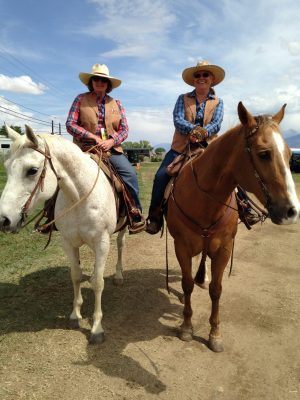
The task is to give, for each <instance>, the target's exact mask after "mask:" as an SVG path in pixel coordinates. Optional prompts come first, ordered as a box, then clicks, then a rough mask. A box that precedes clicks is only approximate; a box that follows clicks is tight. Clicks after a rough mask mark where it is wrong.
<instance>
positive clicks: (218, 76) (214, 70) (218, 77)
mask: <svg viewBox="0 0 300 400" xmlns="http://www.w3.org/2000/svg"><path fill="white" fill-rule="evenodd" d="M198 71H208V72H210V73H211V74H212V75H213V76H214V81H213V83H212V86H216V85H218V84H219V83H220V82H222V80H223V79H224V77H225V71H224V69H223V68H221V67H218V66H217V65H211V64H210V65H201V66H198V67H197V66H196V67H190V68H186V69H185V70H184V71H183V72H182V79H183V80H184V82H185V83H187V84H188V85H190V86H195V83H194V74H195V73H196V72H198Z"/></svg>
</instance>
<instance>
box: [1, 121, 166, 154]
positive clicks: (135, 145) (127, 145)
mask: <svg viewBox="0 0 300 400" xmlns="http://www.w3.org/2000/svg"><path fill="white" fill-rule="evenodd" d="M11 128H12V129H14V130H15V131H17V132H19V133H21V134H23V133H24V132H23V131H22V128H21V127H20V126H12V125H11ZM0 135H4V136H6V130H5V126H4V125H2V127H1V129H0ZM122 147H123V149H149V150H153V146H151V144H150V142H149V141H148V140H140V141H139V142H131V141H129V140H128V141H125V142H123V143H122ZM164 152H165V149H164V148H162V147H158V148H157V149H155V153H156V154H161V153H164Z"/></svg>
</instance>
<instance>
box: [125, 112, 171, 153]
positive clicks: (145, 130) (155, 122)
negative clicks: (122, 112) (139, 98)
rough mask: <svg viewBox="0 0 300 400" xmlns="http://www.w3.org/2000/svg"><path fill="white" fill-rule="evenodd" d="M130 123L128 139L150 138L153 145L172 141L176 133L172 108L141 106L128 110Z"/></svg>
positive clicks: (135, 140) (133, 140)
mask: <svg viewBox="0 0 300 400" xmlns="http://www.w3.org/2000/svg"><path fill="white" fill-rule="evenodd" d="M127 120H128V125H129V137H128V140H130V141H132V142H138V141H140V140H148V141H149V142H150V143H151V145H152V146H155V145H157V144H160V143H171V139H172V136H173V133H174V125H173V120H172V110H170V109H167V108H166V109H163V110H162V109H159V110H158V109H155V108H152V109H149V108H145V109H143V108H139V109H133V110H130V111H128V112H127Z"/></svg>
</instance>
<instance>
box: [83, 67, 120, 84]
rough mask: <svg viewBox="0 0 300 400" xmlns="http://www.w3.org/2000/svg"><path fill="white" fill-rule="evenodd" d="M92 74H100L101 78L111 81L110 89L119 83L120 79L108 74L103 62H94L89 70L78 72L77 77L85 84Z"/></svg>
mask: <svg viewBox="0 0 300 400" xmlns="http://www.w3.org/2000/svg"><path fill="white" fill-rule="evenodd" d="M92 76H102V77H103V78H107V79H109V80H110V82H111V86H112V89H115V88H116V87H118V86H120V85H121V82H122V81H120V79H117V78H114V77H113V76H109V69H108V68H107V66H106V65H105V64H95V65H93V67H92V70H91V72H80V74H79V79H80V80H81V82H82V83H84V84H85V85H86V86H88V84H89V80H90V78H91V77H92Z"/></svg>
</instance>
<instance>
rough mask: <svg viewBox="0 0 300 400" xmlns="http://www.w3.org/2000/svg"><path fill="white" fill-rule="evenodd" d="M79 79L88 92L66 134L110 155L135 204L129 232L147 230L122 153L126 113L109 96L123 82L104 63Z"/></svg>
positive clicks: (134, 180)
mask: <svg viewBox="0 0 300 400" xmlns="http://www.w3.org/2000/svg"><path fill="white" fill-rule="evenodd" d="M79 78H80V80H81V82H82V83H84V84H85V85H86V86H87V87H88V89H89V92H86V93H82V94H79V95H78V96H77V97H76V98H75V100H74V101H73V104H72V106H71V109H70V111H69V115H68V118H67V122H66V128H67V131H68V132H69V133H70V134H71V135H72V136H73V141H74V143H76V144H77V145H78V146H79V147H80V148H81V149H82V150H83V151H87V150H89V149H90V148H91V147H93V146H95V145H97V147H98V148H100V149H101V150H102V151H104V152H108V151H109V152H110V153H111V156H110V158H109V159H110V162H111V164H112V165H113V166H114V168H115V169H116V171H117V173H118V174H119V176H120V177H121V179H122V180H123V182H124V184H125V185H126V188H127V189H128V192H129V194H130V195H131V198H132V200H133V202H134V205H135V207H133V208H132V210H131V211H132V213H131V216H132V221H130V226H129V232H130V233H138V232H141V231H143V230H144V228H145V220H144V218H143V216H142V207H141V203H140V199H139V187H138V180H137V176H136V173H135V170H134V168H133V167H132V165H131V164H130V162H129V161H128V159H127V158H126V157H125V155H124V154H123V149H122V147H121V143H122V142H123V141H124V140H125V139H126V138H127V136H128V125H127V120H126V115H125V110H124V108H123V107H122V104H121V102H120V101H119V100H115V99H114V98H112V97H111V96H109V95H108V93H109V92H111V90H112V89H114V88H116V87H118V86H120V84H121V81H120V80H119V79H117V78H114V77H112V76H110V75H109V70H108V68H107V66H106V65H105V64H95V65H94V66H93V67H92V71H91V72H90V73H86V72H81V73H80V74H79Z"/></svg>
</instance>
